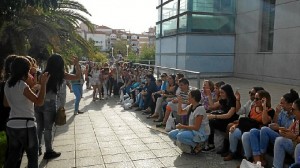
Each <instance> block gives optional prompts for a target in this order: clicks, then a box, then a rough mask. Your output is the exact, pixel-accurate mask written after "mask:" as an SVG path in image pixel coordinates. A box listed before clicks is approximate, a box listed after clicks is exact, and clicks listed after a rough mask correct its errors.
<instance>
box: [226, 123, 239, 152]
mask: <svg viewBox="0 0 300 168" xmlns="http://www.w3.org/2000/svg"><path fill="white" fill-rule="evenodd" d="M241 137H242V131H241V130H240V129H239V128H236V129H235V130H234V131H233V133H229V143H230V152H232V153H235V152H236V149H237V145H238V142H239V140H240V139H241Z"/></svg>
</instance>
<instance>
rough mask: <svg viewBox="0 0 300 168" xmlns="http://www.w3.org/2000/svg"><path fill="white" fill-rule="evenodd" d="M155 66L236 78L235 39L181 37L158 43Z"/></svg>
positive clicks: (230, 37) (216, 36)
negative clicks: (234, 64)
mask: <svg viewBox="0 0 300 168" xmlns="http://www.w3.org/2000/svg"><path fill="white" fill-rule="evenodd" d="M156 61H157V62H156V64H157V65H161V66H167V67H174V68H178V69H185V70H192V71H198V72H205V73H215V74H223V73H227V74H228V73H229V74H233V63H234V36H232V35H219V36H218V35H200V34H198V35H196V34H193V35H178V36H172V37H165V38H161V39H158V40H157V41H156Z"/></svg>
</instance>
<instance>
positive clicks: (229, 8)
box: [192, 0, 235, 13]
mask: <svg viewBox="0 0 300 168" xmlns="http://www.w3.org/2000/svg"><path fill="white" fill-rule="evenodd" d="M234 2H235V1H234V0H193V5H192V6H193V8H192V11H193V12H208V13H234V12H235V10H234V9H235V6H234V4H235V3H234Z"/></svg>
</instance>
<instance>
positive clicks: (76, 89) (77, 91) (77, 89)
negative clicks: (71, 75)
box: [72, 84, 82, 112]
mask: <svg viewBox="0 0 300 168" xmlns="http://www.w3.org/2000/svg"><path fill="white" fill-rule="evenodd" d="M81 88H82V87H81V85H80V84H72V89H73V93H74V95H75V112H78V109H79V103H80V100H81V96H82V90H81Z"/></svg>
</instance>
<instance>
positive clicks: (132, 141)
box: [120, 139, 144, 146]
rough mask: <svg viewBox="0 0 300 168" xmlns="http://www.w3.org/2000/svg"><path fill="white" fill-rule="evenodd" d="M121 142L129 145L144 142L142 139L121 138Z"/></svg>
mask: <svg viewBox="0 0 300 168" xmlns="http://www.w3.org/2000/svg"><path fill="white" fill-rule="evenodd" d="M120 142H121V143H122V145H127V146H129V145H142V144H144V143H143V141H141V140H140V139H129V140H121V141H120Z"/></svg>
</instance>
